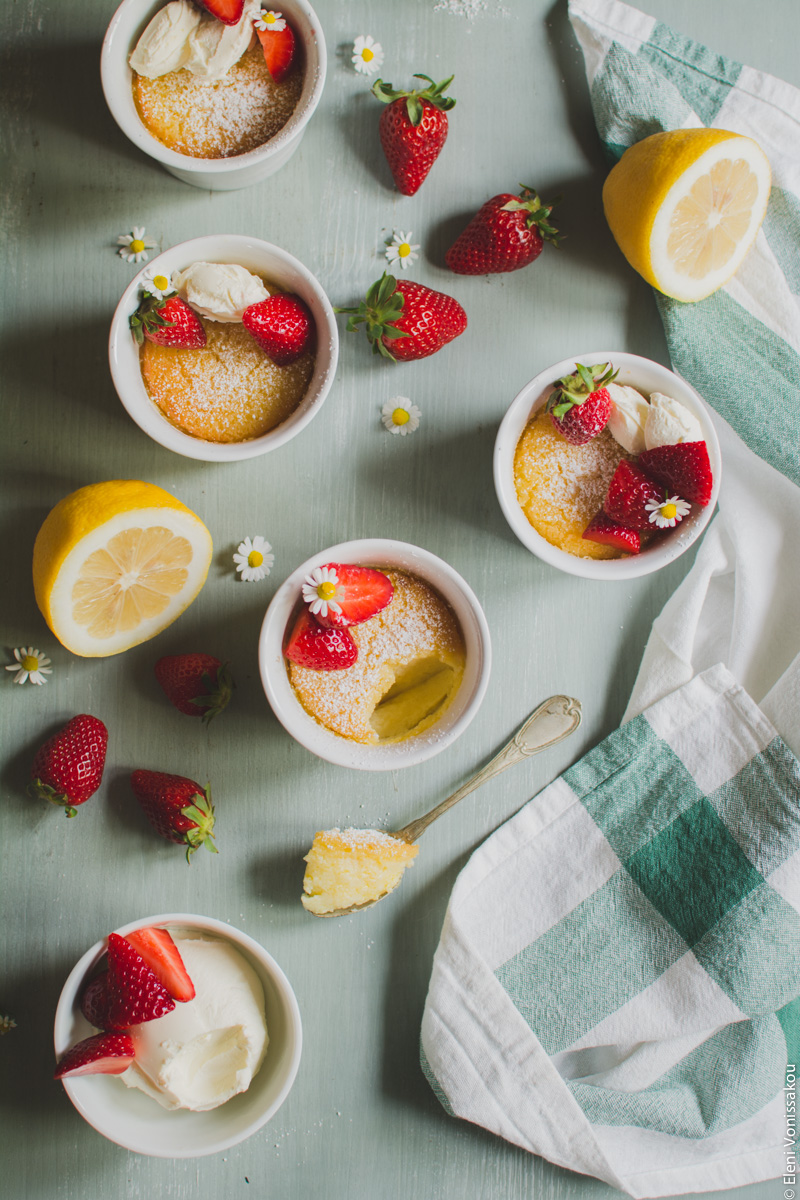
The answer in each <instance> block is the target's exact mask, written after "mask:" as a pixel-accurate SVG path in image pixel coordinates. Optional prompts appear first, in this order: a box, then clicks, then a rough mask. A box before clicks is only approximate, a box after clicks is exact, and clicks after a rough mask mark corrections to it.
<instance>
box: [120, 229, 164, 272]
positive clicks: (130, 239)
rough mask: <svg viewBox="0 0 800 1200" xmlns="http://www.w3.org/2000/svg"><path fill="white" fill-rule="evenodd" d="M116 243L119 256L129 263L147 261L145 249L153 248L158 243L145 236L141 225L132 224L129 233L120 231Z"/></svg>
mask: <svg viewBox="0 0 800 1200" xmlns="http://www.w3.org/2000/svg"><path fill="white" fill-rule="evenodd" d="M117 244H118V246H119V250H118V251H117V253H118V254H119V256H120V258H124V259H125V262H129V263H138V262H147V251H148V250H155V249H156V248H157V245H158V243H157V242H154V241H153V239H152V238H149V237H145V232H144V226H143V225H134V227H133V229H132V230H131V231H130V233H121V234H120V235H119V237H118V238H117Z"/></svg>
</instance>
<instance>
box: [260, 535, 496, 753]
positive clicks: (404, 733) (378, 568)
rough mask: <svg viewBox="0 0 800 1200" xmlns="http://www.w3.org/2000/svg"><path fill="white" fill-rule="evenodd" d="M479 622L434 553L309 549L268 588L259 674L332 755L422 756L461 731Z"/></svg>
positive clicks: (392, 548)
mask: <svg viewBox="0 0 800 1200" xmlns="http://www.w3.org/2000/svg"><path fill="white" fill-rule="evenodd" d="M489 654H490V650H489V639H488V629H487V628H486V622H485V618H484V616H483V613H482V611H481V610H480V606H479V605H478V602H477V600H476V599H475V597H474V595H473V594H472V592H471V591H470V589H469V588H468V587H467V585H466V583H465V582H464V581H463V580H461V579H460V577H459V576H458V575H457V574H456V573H455V572H454V571H453V570H452V568H451V567H448V566H447V564H445V563H442V561H441V560H440V559H437V558H435V557H434V556H433V555H429V554H428V553H427V552H426V551H423V550H420V549H418V548H417V547H412V546H408V545H406V544H405V543H402V542H389V541H385V540H377V539H376V540H374V541H367V540H365V541H363V542H352V543H346V544H345V545H344V546H338V547H333V548H332V549H331V550H329V551H326V552H324V554H323V555H320V556H315V558H314V559H311V560H309V562H308V563H306V564H303V566H302V567H301V568H298V570H297V571H296V572H294V573H293V575H292V576H290V578H289V580H287V581H286V583H285V584H284V585H283V586H282V587H281V588H280V589H279V591H278V593H277V594H276V596H275V599H274V600H273V602H272V604H271V605H270V609H269V610H268V612H267V616H266V617H265V620H264V626H263V628H262V636H261V643H260V651H259V659H260V666H261V674H262V681H263V683H264V687H265V690H266V692H267V697H268V698H269V700H270V703H271V704H272V707H273V710H274V711H275V713H276V715H277V716H278V717H279V719H280V720H281V721H282V723H283V724H284V725H285V726H286V728H287V729H288V730H289V732H290V733H292V734H293V735H294V736H295V737H297V739H298V740H299V741H301V742H302V743H303V744H304V745H306V746H308V748H309V749H312V750H313V751H314V752H315V753H317V754H320V755H321V757H323V758H328V759H329V760H330V761H333V762H338V763H341V764H342V765H346V766H357V767H360V768H362V769H366V770H387V769H392V768H394V767H397V766H406V765H410V764H411V763H412V762H421V761H423V760H424V759H425V758H428V757H430V756H431V755H432V754H435V753H437V752H438V750H440V749H443V748H444V746H445V745H447V744H449V742H450V741H452V740H453V738H454V737H455V736H458V734H459V733H460V732H461V731H462V730H463V729H464V728H466V724H468V722H469V721H470V720H471V719H472V716H474V713H475V711H477V705H478V704H479V703H480V700H481V698H482V696H483V692H484V690H485V686H486V682H487V680H488V669H489Z"/></svg>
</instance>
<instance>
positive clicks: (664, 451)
mask: <svg viewBox="0 0 800 1200" xmlns="http://www.w3.org/2000/svg"><path fill="white" fill-rule="evenodd" d="M638 461H639V466H640V467H641V468H642V469H643V470H645V471H647V473H648V475H652V476H653V478H654V479H656V480H658V482H659V483H661V484H663V485H664V487H665V488H666V489H667V491H669V492H670V493H672V492H675V493H677V495H679V496H683V498H684V500H693V501H694V503H695V504H699V505H700V506H701V507H702V508H705V506H706V505H707V504H708V502H709V500H710V499H711V488H712V486H713V483H714V476H713V475H712V473H711V462H710V460H709V457H708V446H707V445H706V444H705V442H678V444H677V445H676V446H654V447H653V449H652V450H643V451H642V453H641V454H640V455H639V460H638Z"/></svg>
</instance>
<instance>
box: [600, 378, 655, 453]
mask: <svg viewBox="0 0 800 1200" xmlns="http://www.w3.org/2000/svg"><path fill="white" fill-rule="evenodd" d="M606 390H607V391H608V394H609V396H610V397H611V416H610V417H609V418H608V428H609V429H610V431H611V434H612V436H613V437H614V438H616V440H617V441H618V442H619V444H620V446H622V447H623V449H625V450H627V451H628V453H629V454H641V453H642V451H643V450H644V449H645V432H644V431H645V424H646V422H647V416H648V413H649V411H650V405H649V404H648V403H647V400H646V399H645V397H644V396H643V395H642V393H641V392H637V390H636V388H634V387H627V386H626V385H624V384H621V383H609V384H607V387H606Z"/></svg>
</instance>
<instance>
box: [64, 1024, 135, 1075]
mask: <svg viewBox="0 0 800 1200" xmlns="http://www.w3.org/2000/svg"><path fill="white" fill-rule="evenodd" d="M135 1057H136V1049H135V1047H134V1044H133V1038H132V1037H131V1035H130V1034H129V1033H96V1034H95V1035H94V1037H90V1038H86V1039H85V1040H84V1041H82V1042H78V1044H77V1045H76V1046H73V1047H72V1048H71V1049H70V1050H67V1052H66V1054H65V1055H63V1057H62V1058H61V1060H60V1062H59V1064H58V1066H57V1067H56V1069H55V1071H54V1073H53V1078H54V1079H72V1078H75V1077H76V1076H78V1075H121V1074H122V1072H123V1071H127V1069H128V1067H129V1066H130V1065H131V1063H132V1062H133V1060H134V1059H135Z"/></svg>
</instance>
